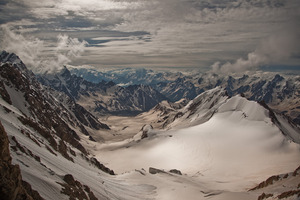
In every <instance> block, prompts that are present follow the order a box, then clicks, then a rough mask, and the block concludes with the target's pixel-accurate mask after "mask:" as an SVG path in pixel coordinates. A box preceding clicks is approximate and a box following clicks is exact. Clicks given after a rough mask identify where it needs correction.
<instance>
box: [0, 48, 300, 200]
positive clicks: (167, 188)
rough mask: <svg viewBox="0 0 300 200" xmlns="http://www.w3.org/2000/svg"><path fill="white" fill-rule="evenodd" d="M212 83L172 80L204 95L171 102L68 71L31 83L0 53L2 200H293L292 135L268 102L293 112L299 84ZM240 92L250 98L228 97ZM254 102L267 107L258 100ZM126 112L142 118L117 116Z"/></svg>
mask: <svg viewBox="0 0 300 200" xmlns="http://www.w3.org/2000/svg"><path fill="white" fill-rule="evenodd" d="M172 76H173V75H172ZM213 77H214V78H211V79H209V78H208V77H207V78H206V79H204V78H203V79H202V80H201V81H200V79H199V78H198V77H193V78H192V77H180V78H175V80H176V79H178V83H177V82H176V81H175V83H176V84H175V85H180V87H184V85H185V83H187V82H190V83H192V84H193V85H194V86H197V88H199V87H198V86H199V85H201V84H203V86H204V85H207V87H206V88H205V87H202V89H203V91H202V92H199V91H198V92H196V94H197V93H200V94H197V95H196V96H195V97H194V98H192V97H191V96H190V97H186V98H183V99H182V98H181V100H179V101H175V99H173V100H171V99H169V97H166V96H167V95H166V96H165V95H162V93H163V92H162V90H156V89H153V88H155V86H154V85H152V86H146V85H133V86H128V87H121V86H119V85H116V84H115V83H113V82H107V81H101V82H99V83H92V82H90V81H87V80H84V79H83V78H81V77H78V76H76V75H72V74H71V73H70V71H69V70H68V69H67V68H64V69H63V70H62V71H61V72H59V73H57V74H43V75H35V74H33V73H32V72H31V71H29V70H28V69H27V67H26V66H25V64H24V63H23V62H22V61H21V59H20V58H19V57H18V56H17V55H15V54H9V53H7V52H2V54H1V55H0V121H1V125H0V134H1V135H0V144H1V145H0V148H1V149H0V152H1V158H0V174H1V177H4V178H2V179H1V182H0V185H1V190H0V192H1V196H2V197H5V198H6V197H7V199H93V200H94V199H124V200H125V199H126V200H127V199H208V198H209V199H213V200H214V199H233V200H235V199H249V200H254V199H268V198H269V199H271V198H272V199H282V198H286V199H298V198H299V197H300V189H299V187H300V186H299V183H300V182H299V180H300V171H299V164H300V150H299V149H300V144H299V143H300V134H299V133H300V131H299V126H298V125H296V124H295V123H293V122H292V121H291V120H289V118H288V117H286V116H285V115H284V113H278V112H276V111H275V110H273V108H272V107H271V106H270V105H271V103H272V102H273V103H274V102H275V99H282V101H281V103H288V102H294V103H295V104H297V103H296V102H297V98H296V97H297V95H298V93H297V92H298V91H297V89H296V88H297V87H298V86H297V82H294V83H293V82H292V81H291V80H296V79H295V78H291V79H287V78H283V77H282V76H279V75H278V76H277V75H275V76H274V78H273V79H271V80H270V81H266V82H265V83H264V81H262V80H263V77H262V78H261V79H254V78H253V77H254V76H248V77H247V76H244V77H241V78H230V79H229V78H226V79H223V82H222V81H221V82H220V81H218V80H220V77H217V76H213ZM268 77H269V75H268ZM173 78H174V77H173ZM225 80H226V81H225ZM229 80H230V81H229ZM239 80H240V81H239ZM207 81H209V83H208V82H207ZM225 82H227V83H226V85H227V86H228V85H231V87H229V88H227V87H224V86H225V85H223V84H225ZM241 82H243V83H248V85H249V86H250V88H248V87H247V88H248V89H239V90H238V91H237V90H236V89H234V88H241ZM172 83H173V86H172V87H174V88H176V87H175V86H174V81H173V82H172V81H169V82H168V83H167V84H166V85H165V86H164V88H167V86H170V85H172ZM190 83H188V85H189V86H190V88H193V87H192V85H191V84H190ZM216 83H217V84H216ZM258 83H260V84H258ZM262 83H264V84H262ZM157 84H159V85H160V86H161V87H162V84H160V83H157ZM287 84H290V85H289V86H287ZM213 85H214V86H216V87H213ZM255 85H256V89H257V90H259V88H263V89H262V90H261V91H260V90H259V92H256V91H254V86H255ZM259 85H262V86H259ZM239 86H240V87H239ZM267 86H268V87H267ZM279 86H280V87H279ZM157 87H158V86H157ZM209 87H212V88H211V89H210V88H209ZM195 88H196V87H195ZM251 88H252V89H251ZM266 88H269V89H268V90H267V89H266ZM270 88H273V89H272V93H265V91H270ZM288 88H289V89H288ZM283 89H286V92H285V93H284V94H281V97H280V98H279V97H278V95H277V96H276V95H275V94H279V91H280V90H283ZM195 90H196V91H197V89H195ZM252 90H253V91H252ZM158 91H160V92H158ZM168 91H169V92H171V91H172V90H168ZM183 91H184V90H183ZM242 91H243V92H242ZM236 93H243V94H236ZM174 94H175V91H174ZM178 94H182V95H183V96H184V95H187V94H184V93H182V91H181V93H180V92H179V93H178ZM256 94H257V97H258V96H262V94H263V97H264V98H266V97H272V98H269V100H270V101H267V99H268V98H266V99H259V100H264V101H260V102H258V101H254V99H255V98H254V97H255V95H256ZM258 94H260V95H258ZM269 94H270V95H269ZM251 95H252V96H251ZM179 96H180V95H179ZM252 97H253V98H252ZM275 97H276V98H275ZM174 98H175V96H174ZM176 98H179V97H176ZM188 98H192V99H191V100H187V99H188ZM250 98H252V99H253V100H249V99H250ZM290 98H291V99H290ZM288 100H289V101H288ZM109 102H113V103H109ZM154 102H157V103H154ZM270 102H271V103H270ZM97 103H98V104H97ZM281 103H280V104H281ZM97 105H98V107H97ZM274 105H275V106H276V103H274ZM293 105H294V104H293ZM97 108H98V109H99V110H97ZM290 108H293V107H292V105H291V107H290ZM133 111H135V112H136V111H138V112H142V111H143V112H142V113H140V114H138V115H135V116H124V115H123V116H116V115H114V114H120V113H121V114H122V112H133ZM292 111H294V110H292ZM287 113H289V112H287ZM131 114H132V113H131ZM285 114H286V113H285ZM96 115H97V116H100V118H98V117H96ZM103 115H105V116H103Z"/></svg>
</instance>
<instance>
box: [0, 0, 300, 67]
mask: <svg viewBox="0 0 300 200" xmlns="http://www.w3.org/2000/svg"><path fill="white" fill-rule="evenodd" d="M0 49H1V50H6V51H8V52H14V53H16V54H17V55H19V57H20V58H21V59H22V60H23V62H24V63H25V64H26V65H27V66H28V67H29V68H30V69H32V70H33V71H34V72H38V73H39V72H46V71H55V70H57V69H60V68H61V67H62V66H63V65H74V66H94V67H100V66H101V67H110V66H120V67H156V68H160V67H169V68H170V69H171V68H174V69H176V68H186V69H190V68H196V69H206V70H211V71H214V72H218V73H232V72H243V71H247V70H257V69H258V68H259V67H262V66H263V67H266V66H267V67H270V68H271V67H272V66H277V67H278V66H289V67H290V66H296V67H299V68H300V1H299V0H158V1H157V0H151V1H150V0H84V1H83V0H47V1H45V0H0Z"/></svg>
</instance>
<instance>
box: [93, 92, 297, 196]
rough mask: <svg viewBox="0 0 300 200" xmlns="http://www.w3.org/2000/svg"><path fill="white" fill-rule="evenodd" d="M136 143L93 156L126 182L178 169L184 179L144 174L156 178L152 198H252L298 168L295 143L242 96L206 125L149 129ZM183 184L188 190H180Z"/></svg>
mask: <svg viewBox="0 0 300 200" xmlns="http://www.w3.org/2000/svg"><path fill="white" fill-rule="evenodd" d="M133 120H134V119H133ZM178 120H180V119H178ZM184 122H186V119H184ZM178 123H179V122H178V121H177V124H178ZM140 135H141V134H140V133H139V136H140ZM137 138H140V137H133V138H132V139H128V140H125V141H122V142H113V143H106V144H98V145H97V146H96V147H95V148H94V150H93V153H94V154H96V155H97V158H98V159H99V160H102V161H104V162H105V163H106V164H107V166H109V167H110V168H112V169H114V170H115V171H116V172H117V173H119V174H120V173H125V174H127V173H129V175H128V174H127V175H126V176H129V177H130V174H132V171H134V170H142V169H144V170H145V171H148V169H149V167H155V168H158V169H163V170H165V171H169V170H171V169H178V170H180V171H181V172H182V173H183V176H178V175H169V174H159V175H147V176H150V177H151V179H152V178H153V177H152V176H157V177H155V178H154V179H155V180H153V182H151V181H150V182H149V180H148V181H147V184H151V185H154V186H156V187H157V192H158V197H157V198H156V199H182V198H183V197H188V198H187V199H202V198H201V196H202V197H204V196H206V195H207V193H209V192H208V191H210V190H213V191H217V192H215V193H214V194H212V195H211V196H210V198H211V199H256V198H253V197H251V195H250V193H247V192H246V191H247V190H249V189H250V188H252V187H254V186H255V185H256V184H257V183H259V182H261V181H263V180H265V179H267V178H268V177H270V176H271V175H274V174H281V173H285V172H289V171H293V170H294V169H296V168H297V167H298V166H299V163H300V151H299V150H300V146H299V144H296V143H294V142H292V141H291V140H288V139H286V137H285V136H284V135H283V134H282V132H281V131H280V130H279V128H278V127H277V126H275V125H274V124H273V123H272V121H271V119H270V117H269V112H268V110H266V109H264V108H263V107H262V106H261V105H259V104H258V103H256V102H251V101H248V100H246V99H245V98H242V97H240V96H235V97H232V98H230V99H228V100H226V101H222V103H221V105H219V107H218V109H217V112H216V113H215V114H214V115H213V116H212V117H211V118H210V119H209V120H208V121H207V122H205V123H202V124H199V125H196V126H193V127H188V128H183V129H177V128H176V129H175V130H169V131H161V130H155V129H154V130H149V131H148V137H147V138H145V139H143V140H140V139H137ZM123 176H125V175H123ZM133 176H136V175H133ZM174 176H175V177H176V178H174ZM178 177H180V178H178ZM130 179H132V177H130ZM156 179H159V180H156ZM161 179H162V180H161ZM187 180H188V181H187ZM174 181H175V182H176V184H175V183H174ZM137 182H139V181H137ZM299 182H300V180H299ZM139 183H140V184H141V183H143V181H141V182H139ZM178 183H180V184H178ZM170 184H171V186H170ZM185 184H186V185H188V189H184V188H182V187H183V185H185ZM194 186H195V188H194ZM171 188H173V190H172V189H171ZM174 188H175V189H174ZM201 188H202V190H203V191H204V192H203V193H202V194H201V193H199V192H200V190H201ZM184 191H185V192H184ZM186 195H187V196H186ZM199 195H200V196H199ZM203 199H205V198H203Z"/></svg>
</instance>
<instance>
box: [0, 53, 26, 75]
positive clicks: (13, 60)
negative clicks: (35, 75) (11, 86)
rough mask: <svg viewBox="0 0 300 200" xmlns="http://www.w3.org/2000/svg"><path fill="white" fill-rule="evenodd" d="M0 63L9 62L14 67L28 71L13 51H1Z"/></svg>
mask: <svg viewBox="0 0 300 200" xmlns="http://www.w3.org/2000/svg"><path fill="white" fill-rule="evenodd" d="M0 63H10V64H11V65H13V66H14V67H17V68H19V69H20V70H21V71H29V70H28V69H27V67H26V66H25V64H24V63H23V61H22V60H21V59H20V57H19V56H17V55H16V54H15V53H9V52H7V51H2V52H1V54H0Z"/></svg>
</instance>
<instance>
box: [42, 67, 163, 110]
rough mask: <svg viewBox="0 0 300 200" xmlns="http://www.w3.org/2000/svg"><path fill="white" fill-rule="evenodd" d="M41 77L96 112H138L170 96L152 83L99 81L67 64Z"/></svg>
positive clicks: (47, 83) (43, 82) (48, 83)
mask: <svg viewBox="0 0 300 200" xmlns="http://www.w3.org/2000/svg"><path fill="white" fill-rule="evenodd" d="M39 81H40V82H41V83H42V84H43V85H46V86H50V87H52V88H54V89H55V90H58V91H61V92H64V93H66V94H67V95H68V96H69V97H71V98H73V99H74V100H76V102H77V103H78V104H80V105H81V106H83V107H85V108H86V109H87V110H89V111H90V112H92V113H94V114H95V115H103V114H105V115H106V114H123V115H130V114H137V113H140V112H143V111H147V110H149V109H151V108H152V107H154V106H155V105H156V104H157V103H159V102H160V101H162V100H165V99H167V98H166V97H165V96H164V95H162V94H160V93H159V92H158V91H156V90H155V89H153V88H152V87H151V86H147V85H130V86H128V87H121V86H118V85H116V84H115V83H113V82H112V81H110V82H105V81H102V82H99V83H97V84H96V83H92V82H89V81H86V80H85V79H83V78H81V77H77V76H76V75H71V73H70V71H69V70H68V69H67V68H66V67H65V68H64V69H63V70H62V71H61V72H60V73H58V74H45V75H40V76H39Z"/></svg>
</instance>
